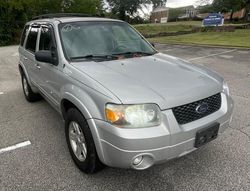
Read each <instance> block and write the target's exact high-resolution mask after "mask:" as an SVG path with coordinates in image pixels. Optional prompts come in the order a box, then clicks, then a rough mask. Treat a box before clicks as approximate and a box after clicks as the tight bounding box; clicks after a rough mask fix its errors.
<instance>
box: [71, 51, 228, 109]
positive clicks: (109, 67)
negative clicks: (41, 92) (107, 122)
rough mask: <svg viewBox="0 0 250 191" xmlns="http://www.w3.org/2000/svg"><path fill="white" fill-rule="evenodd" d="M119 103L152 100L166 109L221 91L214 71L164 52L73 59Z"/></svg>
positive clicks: (76, 65)
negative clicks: (113, 57)
mask: <svg viewBox="0 0 250 191" xmlns="http://www.w3.org/2000/svg"><path fill="white" fill-rule="evenodd" d="M72 65H73V66H74V67H76V68H77V69H78V70H80V71H82V72H84V73H85V74H86V75H89V76H90V77H91V78H93V79H94V80H96V81H97V82H99V83H101V84H102V85H103V86H104V87H106V88H107V89H108V90H110V91H111V92H112V93H113V94H114V95H116V96H117V97H118V98H119V99H120V101H121V102H122V103H123V104H139V103H156V104H158V105H159V106H160V108H161V109H168V108H172V107H176V106H179V105H184V104H187V103H190V102H194V101H197V100H200V99H203V98H206V97H209V96H211V95H214V94H216V93H218V92H221V91H222V84H223V79H222V78H221V77H220V76H219V75H217V74H216V73H214V72H212V71H210V70H208V69H206V68H204V67H201V66H195V65H192V64H190V63H187V62H185V61H183V60H181V59H178V58H175V57H172V56H168V55H165V54H161V53H158V54H155V55H153V56H146V57H138V58H130V59H124V60H114V61H104V62H75V63H72Z"/></svg>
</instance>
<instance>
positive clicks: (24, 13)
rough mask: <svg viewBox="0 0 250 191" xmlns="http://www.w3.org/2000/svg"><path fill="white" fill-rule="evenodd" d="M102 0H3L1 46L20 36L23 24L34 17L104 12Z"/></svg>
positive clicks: (0, 31) (0, 22) (0, 4)
mask: <svg viewBox="0 0 250 191" xmlns="http://www.w3.org/2000/svg"><path fill="white" fill-rule="evenodd" d="M101 3H102V2H101V0H1V1H0V46H1V45H8V44H11V43H12V42H13V41H16V39H14V38H19V36H20V33H21V32H20V31H21V30H22V28H23V25H24V24H25V23H26V22H27V21H28V20H30V19H31V18H32V17H34V16H36V15H40V14H47V13H61V12H75V13H86V14H96V13H101V12H102V9H101V8H102V7H101Z"/></svg>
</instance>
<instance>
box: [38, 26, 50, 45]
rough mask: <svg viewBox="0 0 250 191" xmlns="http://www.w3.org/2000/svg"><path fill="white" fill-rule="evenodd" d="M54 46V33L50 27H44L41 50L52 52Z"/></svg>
mask: <svg viewBox="0 0 250 191" xmlns="http://www.w3.org/2000/svg"><path fill="white" fill-rule="evenodd" d="M52 46H53V41H52V31H51V28H49V27H42V29H41V37H40V43H39V50H51V47H52Z"/></svg>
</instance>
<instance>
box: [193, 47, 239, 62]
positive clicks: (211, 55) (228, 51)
mask: <svg viewBox="0 0 250 191" xmlns="http://www.w3.org/2000/svg"><path fill="white" fill-rule="evenodd" d="M236 50H237V49H233V50H227V51H225V52H221V53H217V54H210V55H208V56H201V57H197V58H191V59H189V60H188V61H193V60H200V59H203V58H209V57H213V56H218V55H222V54H226V53H230V52H235V51H236Z"/></svg>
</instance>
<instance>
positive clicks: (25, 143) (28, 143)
mask: <svg viewBox="0 0 250 191" xmlns="http://www.w3.org/2000/svg"><path fill="white" fill-rule="evenodd" d="M28 145H31V142H30V141H24V142H21V143H18V144H15V145H12V146H9V147H6V148H2V149H0V154H2V153H5V152H8V151H13V150H16V149H19V148H22V147H26V146H28Z"/></svg>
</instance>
